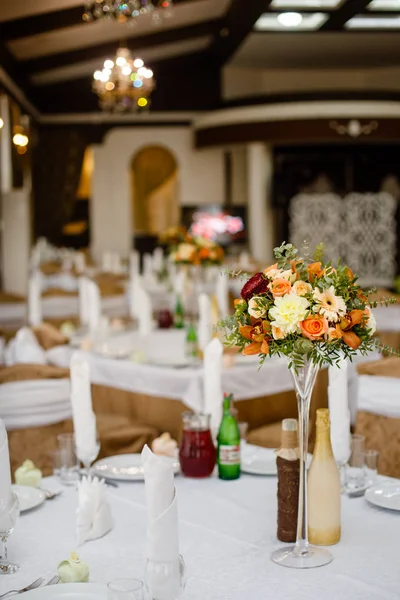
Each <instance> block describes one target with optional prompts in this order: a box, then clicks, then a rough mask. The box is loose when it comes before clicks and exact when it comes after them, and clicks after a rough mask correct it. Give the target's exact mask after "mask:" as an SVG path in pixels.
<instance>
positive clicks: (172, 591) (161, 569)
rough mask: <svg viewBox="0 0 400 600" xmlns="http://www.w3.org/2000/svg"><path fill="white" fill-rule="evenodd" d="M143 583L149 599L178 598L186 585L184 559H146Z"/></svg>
mask: <svg viewBox="0 0 400 600" xmlns="http://www.w3.org/2000/svg"><path fill="white" fill-rule="evenodd" d="M145 583H146V589H147V592H148V594H149V596H150V598H151V600H179V599H180V598H182V594H183V592H184V589H185V586H186V569H185V561H184V560H183V558H182V556H179V558H178V559H177V560H175V561H169V562H165V561H154V560H149V559H148V560H147V561H146V570H145Z"/></svg>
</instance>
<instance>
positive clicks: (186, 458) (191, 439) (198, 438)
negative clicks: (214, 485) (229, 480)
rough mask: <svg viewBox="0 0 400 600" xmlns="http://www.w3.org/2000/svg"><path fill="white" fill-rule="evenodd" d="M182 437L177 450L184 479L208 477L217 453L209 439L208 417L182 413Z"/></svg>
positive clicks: (210, 438)
mask: <svg viewBox="0 0 400 600" xmlns="http://www.w3.org/2000/svg"><path fill="white" fill-rule="evenodd" d="M182 419H183V436H182V443H181V446H180V449H179V460H180V463H181V469H182V473H183V474H184V475H185V476H186V477H194V478H199V479H200V478H203V477H209V476H210V475H211V473H212V472H213V470H214V467H215V463H216V459H217V451H216V448H215V446H214V442H213V440H212V437H211V430H210V415H202V414H195V413H189V412H186V413H183V415H182Z"/></svg>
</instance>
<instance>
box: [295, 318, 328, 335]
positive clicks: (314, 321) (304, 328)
mask: <svg viewBox="0 0 400 600" xmlns="http://www.w3.org/2000/svg"><path fill="white" fill-rule="evenodd" d="M300 329H301V333H302V334H303V335H304V337H306V338H308V339H309V340H317V339H318V338H320V337H322V336H323V335H325V333H327V331H328V329H329V325H328V321H327V320H326V319H325V317H322V316H321V315H310V316H309V317H307V319H304V321H301V322H300Z"/></svg>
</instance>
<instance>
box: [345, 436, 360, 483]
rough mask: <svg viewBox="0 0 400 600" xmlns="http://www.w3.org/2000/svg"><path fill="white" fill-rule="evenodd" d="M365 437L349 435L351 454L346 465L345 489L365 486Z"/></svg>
mask: <svg viewBox="0 0 400 600" xmlns="http://www.w3.org/2000/svg"><path fill="white" fill-rule="evenodd" d="M364 446H365V437H364V436H363V435H358V434H355V435H352V436H351V446H350V447H351V454H350V458H349V461H348V463H347V467H346V490H348V491H352V490H356V489H359V488H363V487H365V470H364V460H365V450H364Z"/></svg>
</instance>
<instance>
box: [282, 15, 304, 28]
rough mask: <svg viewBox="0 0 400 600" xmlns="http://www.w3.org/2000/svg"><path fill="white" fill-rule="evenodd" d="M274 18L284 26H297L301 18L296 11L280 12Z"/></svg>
mask: <svg viewBox="0 0 400 600" xmlns="http://www.w3.org/2000/svg"><path fill="white" fill-rule="evenodd" d="M276 18H277V20H278V23H280V24H281V25H283V26H284V27H298V26H299V25H300V23H301V22H302V20H303V17H302V16H301V14H300V13H297V12H287V13H281V14H280V15H278V16H277V17H276Z"/></svg>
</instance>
